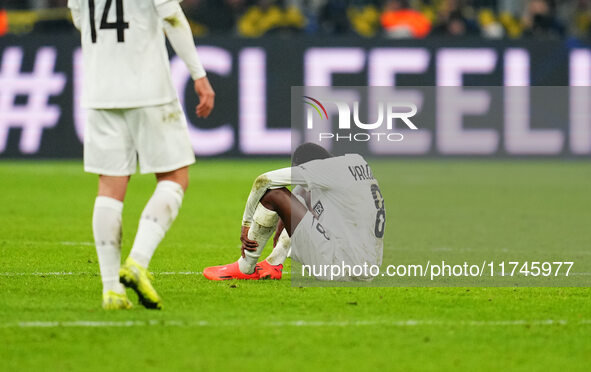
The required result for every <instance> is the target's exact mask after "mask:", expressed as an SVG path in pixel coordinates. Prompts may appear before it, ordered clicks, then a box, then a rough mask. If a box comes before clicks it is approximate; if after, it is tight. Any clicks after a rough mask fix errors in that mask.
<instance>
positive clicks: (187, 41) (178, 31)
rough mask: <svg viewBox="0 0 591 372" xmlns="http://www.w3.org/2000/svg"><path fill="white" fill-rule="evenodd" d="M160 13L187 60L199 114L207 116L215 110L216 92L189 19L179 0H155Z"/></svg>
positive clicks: (170, 37)
mask: <svg viewBox="0 0 591 372" xmlns="http://www.w3.org/2000/svg"><path fill="white" fill-rule="evenodd" d="M154 3H155V5H156V10H157V11H158V15H159V16H160V17H161V18H162V19H163V21H164V22H163V24H164V32H165V33H166V37H167V38H168V40H169V41H170V45H172V48H173V49H174V51H175V52H176V54H177V55H178V56H179V57H180V58H181V59H182V60H183V62H185V64H186V65H187V68H188V69H189V72H190V73H191V77H192V78H193V80H194V82H195V85H194V88H195V92H196V93H197V96H198V97H199V105H198V106H197V109H196V112H197V116H199V117H202V118H206V117H208V116H209V114H210V113H211V110H213V106H214V100H215V92H214V91H213V88H212V87H211V84H210V83H209V80H208V79H207V76H206V74H205V69H204V68H203V65H202V64H201V61H200V60H199V56H198V55H197V50H196V49H195V41H194V40H193V34H192V33H191V27H190V26H189V21H187V17H185V13H183V10H182V9H181V6H180V5H179V2H178V0H154Z"/></svg>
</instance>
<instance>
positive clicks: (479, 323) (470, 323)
mask: <svg viewBox="0 0 591 372" xmlns="http://www.w3.org/2000/svg"><path fill="white" fill-rule="evenodd" d="M556 325H560V326H565V325H574V326H583V325H591V319H583V320H578V321H568V320H564V319H542V320H525V319H522V320H457V321H454V320H447V321H445V320H419V319H407V320H359V321H341V322H332V321H314V320H292V321H277V322H263V323H259V324H252V323H244V322H239V321H226V322H224V321H222V322H216V321H214V322H210V321H207V320H197V321H183V320H145V321H144V320H125V321H93V320H75V321H21V322H12V323H10V322H9V323H0V328H121V327H123V328H125V327H182V328H189V327H246V326H248V327H252V326H261V327H273V328H277V327H371V326H391V327H420V326H443V327H456V326H457V327H514V326H518V327H523V326H556Z"/></svg>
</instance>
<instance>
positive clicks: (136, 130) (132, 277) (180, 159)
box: [119, 101, 195, 309]
mask: <svg viewBox="0 0 591 372" xmlns="http://www.w3.org/2000/svg"><path fill="white" fill-rule="evenodd" d="M126 120H127V122H128V123H130V133H131V136H132V137H133V139H134V144H135V148H136V150H137V157H138V160H139V165H140V172H141V173H144V174H146V173H152V174H155V175H156V179H157V181H158V183H157V185H156V189H155V190H154V194H153V195H152V197H151V198H150V200H149V201H148V203H147V204H146V206H145V208H144V211H143V212H142V215H141V218H140V222H139V226H138V230H137V233H136V236H135V240H134V243H133V247H132V249H131V253H130V255H129V257H128V258H127V260H126V261H125V264H124V266H123V267H122V268H121V271H120V275H119V276H120V279H121V282H122V283H123V284H125V285H126V286H127V287H130V288H132V289H133V290H135V291H136V293H137V294H138V297H139V299H140V302H141V303H142V305H144V306H145V307H147V308H150V309H160V308H162V301H161V299H160V296H158V293H157V292H156V291H155V290H154V287H152V283H151V280H152V275H151V274H150V273H149V272H148V265H149V264H150V261H151V259H152V255H153V254H154V251H155V250H156V248H157V247H158V245H159V244H160V242H161V241H162V239H163V238H164V235H165V234H166V232H167V231H168V229H169V228H170V226H171V225H172V223H173V221H174V220H175V218H176V216H177V215H178V212H179V209H180V207H181V204H182V201H183V197H184V193H185V190H186V188H187V186H188V184H189V170H188V167H189V165H191V164H193V163H194V162H195V153H194V152H193V148H192V146H191V141H190V140H189V132H188V129H187V122H186V120H185V116H184V114H183V110H182V108H181V106H180V104H179V102H178V101H174V102H170V103H167V104H163V105H158V106H149V107H141V108H137V109H134V110H129V111H128V112H126Z"/></svg>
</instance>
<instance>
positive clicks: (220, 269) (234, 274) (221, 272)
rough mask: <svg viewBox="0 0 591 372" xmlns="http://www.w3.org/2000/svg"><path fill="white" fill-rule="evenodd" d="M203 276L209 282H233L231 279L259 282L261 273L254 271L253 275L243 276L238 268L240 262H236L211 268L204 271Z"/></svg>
mask: <svg viewBox="0 0 591 372" xmlns="http://www.w3.org/2000/svg"><path fill="white" fill-rule="evenodd" d="M203 276H204V277H206V278H207V279H209V280H231V279H247V280H259V273H258V272H257V270H256V269H255V270H254V273H252V274H243V273H242V272H241V271H240V269H239V268H238V262H234V263H231V264H227V265H222V266H210V267H206V268H205V270H203Z"/></svg>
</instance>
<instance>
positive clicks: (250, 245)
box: [240, 226, 259, 258]
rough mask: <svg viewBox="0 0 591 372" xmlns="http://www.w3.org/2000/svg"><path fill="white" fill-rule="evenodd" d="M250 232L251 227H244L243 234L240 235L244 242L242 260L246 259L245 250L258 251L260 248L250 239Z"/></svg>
mask: <svg viewBox="0 0 591 372" xmlns="http://www.w3.org/2000/svg"><path fill="white" fill-rule="evenodd" d="M248 230H250V227H248V226H242V232H241V233H240V241H241V242H242V248H241V252H242V258H244V250H247V251H256V250H257V247H258V246H259V243H257V242H255V241H254V240H250V239H248Z"/></svg>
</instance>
